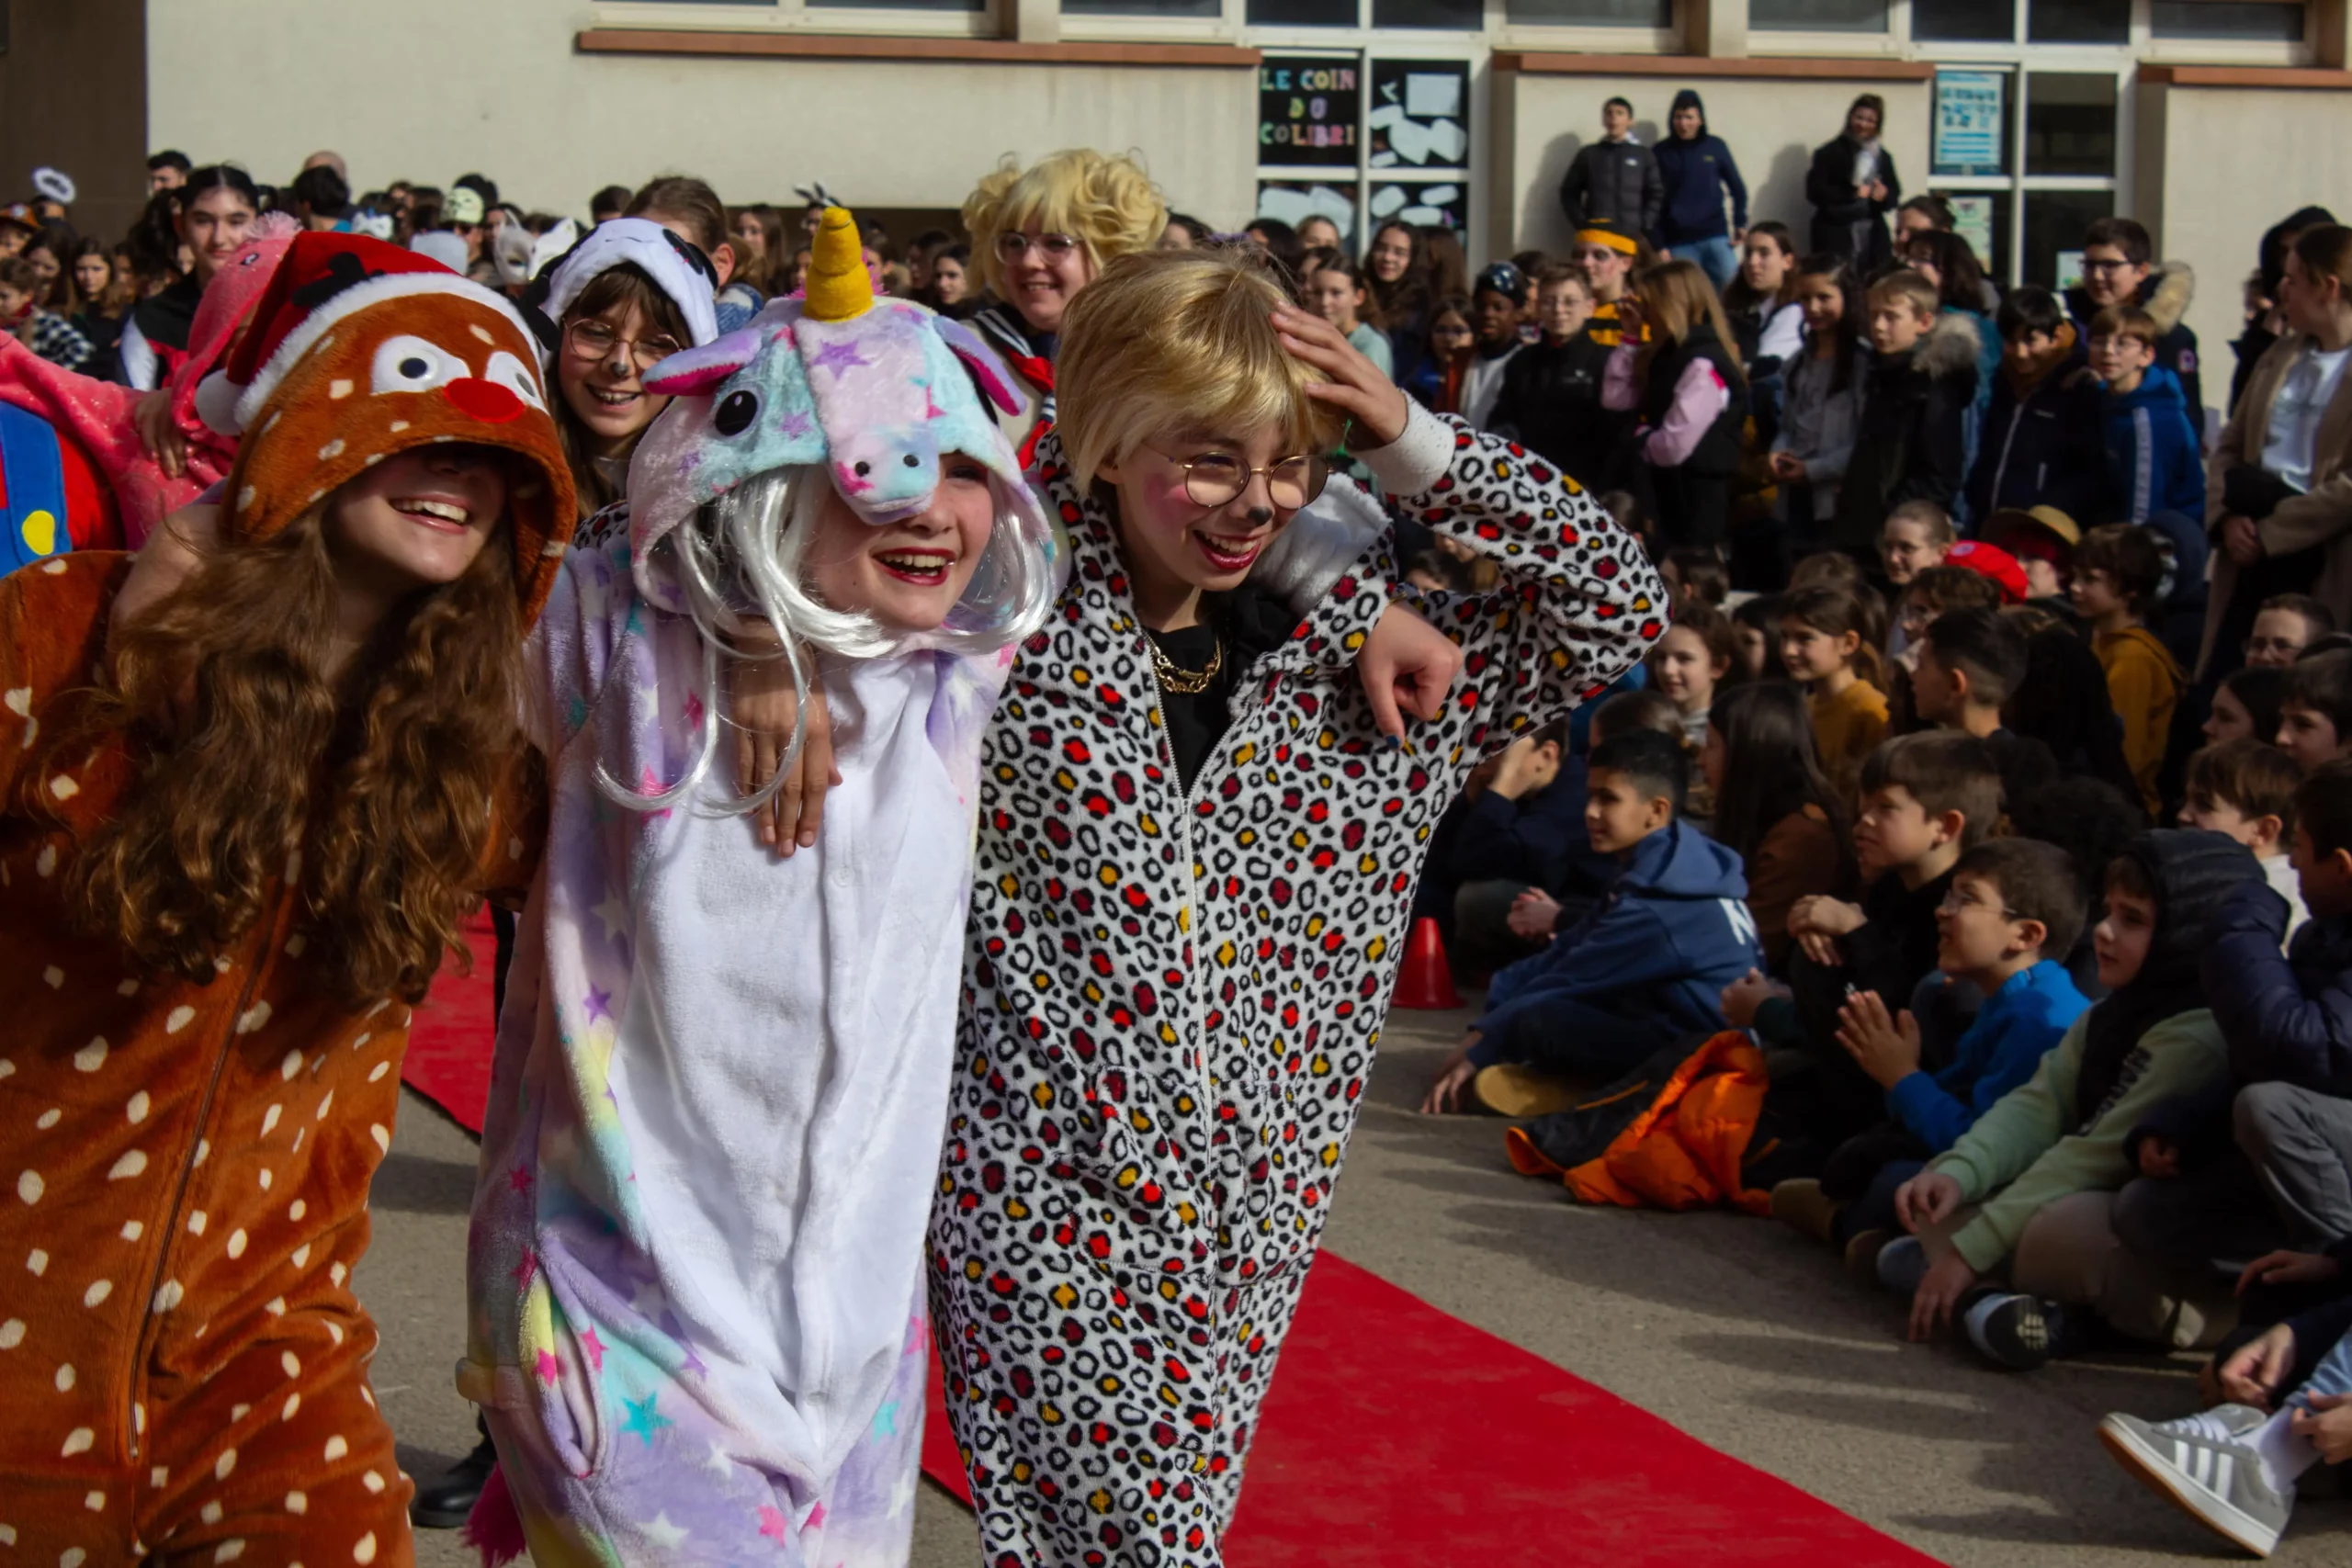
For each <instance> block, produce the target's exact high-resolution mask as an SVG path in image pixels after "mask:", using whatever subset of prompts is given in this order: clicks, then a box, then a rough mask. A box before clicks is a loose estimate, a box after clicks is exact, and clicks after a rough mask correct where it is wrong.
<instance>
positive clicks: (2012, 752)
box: [1911, 609, 2058, 805]
mask: <svg viewBox="0 0 2352 1568" xmlns="http://www.w3.org/2000/svg"><path fill="white" fill-rule="evenodd" d="M1915 652H1916V653H1917V658H1916V659H1915V660H1913V667H1912V671H1911V707H1912V711H1913V712H1914V713H1916V714H1917V715H1918V716H1919V717H1920V718H1921V719H1923V720H1925V721H1926V722H1928V723H1929V724H1932V725H1936V726H1938V727H1939V728H1944V729H1956V730H1959V731H1960V732H1961V733H1962V734H1964V735H1973V736H1974V737H1975V738H1976V739H1979V740H1982V741H1983V742H1985V750H1988V751H1990V752H1992V754H1993V761H1994V763H1995V764H1996V766H1998V767H1999V768H2000V770H2001V797H2002V800H2003V803H2004V804H2005V805H2006V804H2007V803H2009V802H2013V801H2019V800H2023V799H2025V798H2026V797H2027V796H2028V795H2030V794H2032V793H2033V792H2034V791H2035V790H2037V789H2040V788H2041V787H2042V786H2043V785H2045V784H2053V783H2055V782H2056V781H2057V778H2058V759H2057V758H2056V757H2054V756H2052V754H2051V751H2050V748H2049V747H2047V746H2045V745H2043V744H2042V743H2041V741H2039V740H2037V739H2034V738H2033V737H2032V736H2030V735H2019V734H2017V733H2016V732H2014V731H2013V730H2011V729H2009V728H2007V727H2006V726H2005V725H2003V723H2002V722H2001V705H2002V704H2004V703H2006V702H2007V701H2008V700H2009V697H2010V695H2011V694H2013V693H2015V692H2016V691H2017V689H2018V686H2019V685H2020V684H2022V683H2023V682H2024V681H2025V668H2026V662H2025V660H2026V655H2025V638H2024V637H2023V636H2021V635H2020V634H2019V633H2018V629H2017V627H2015V626H2011V625H2010V624H2009V622H2008V621H2007V619H2006V618H2004V617H2003V616H2002V615H1999V614H1998V613H1997V612H1996V611H1993V610H1985V609H1976V610H1948V611H1946V612H1945V613H1944V614H1942V615H1939V616H1937V617H1936V618H1935V619H1934V620H1933V621H1930V622H1929V623H1928V626H1927V629H1926V630H1925V631H1924V632H1922V633H1921V634H1920V637H1919V640H1918V642H1917V644H1916V645H1915Z"/></svg>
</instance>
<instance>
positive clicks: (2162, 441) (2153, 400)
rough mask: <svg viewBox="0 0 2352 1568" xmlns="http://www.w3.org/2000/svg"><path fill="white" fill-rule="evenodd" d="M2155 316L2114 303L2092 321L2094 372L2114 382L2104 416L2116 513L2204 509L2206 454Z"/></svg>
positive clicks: (2121, 518) (2194, 513)
mask: <svg viewBox="0 0 2352 1568" xmlns="http://www.w3.org/2000/svg"><path fill="white" fill-rule="evenodd" d="M2156 337H2157V333H2156V322H2155V318H2154V317H2153V316H2151V315H2149V314H2148V313H2147V312H2146V311H2145V310H2140V309H2138V308H2137V307H2135V306H2131V305H2111V306H2109V308H2108V309H2106V310H2101V311H2100V312H2099V313H2098V315H2097V316H2096V317H2094V318H2092V321H2091V341H2090V363H2091V370H2092V373H2093V374H2095V375H2097V376H2098V378H2099V379H2100V380H2102V381H2104V382H2106V383H2107V395H2106V397H2104V398H2103V399H2101V400H2100V412H2101V418H2100V423H2101V427H2102V429H2103V432H2104V441H2105V444H2106V446H2107V466H2108V470H2109V476H2110V478H2111V479H2112V480H2113V483H2114V496H2113V500H2112V505H2113V507H2114V508H2115V517H2114V520H2115V521H2118V522H2123V523H2145V522H2146V521H2148V519H2149V518H2151V517H2153V516H2154V515H2155V514H2156V513H2160V512H2177V513H2180V514H2181V515H2183V516H2186V517H2202V516H2204V515H2205V511H2204V508H2205V460H2204V458H2203V457H2202V456H2201V455H2200V453H2199V442H2198V439H2197V430H2196V427H2195V426H2194V425H2192V424H2190V423H2189V418H2188V400H2187V398H2186V397H2184V396H2183V395H2182V392H2181V389H2180V378H2178V377H2177V376H2175V375H2174V374H2173V373H2172V372H2171V371H2169V370H2166V369H2164V368H2162V367H2159V366H2158V365H2157V364H2156Z"/></svg>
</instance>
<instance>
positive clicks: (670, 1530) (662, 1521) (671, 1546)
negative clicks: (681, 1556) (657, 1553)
mask: <svg viewBox="0 0 2352 1568" xmlns="http://www.w3.org/2000/svg"><path fill="white" fill-rule="evenodd" d="M644 1529H645V1539H646V1540H650V1541H651V1542H652V1543H653V1544H654V1545H656V1546H658V1547H660V1548H661V1549H662V1551H677V1550H678V1547H679V1545H680V1543H682V1542H683V1541H684V1540H685V1539H686V1532H685V1531H684V1529H681V1528H680V1527H678V1526H676V1525H673V1524H672V1523H671V1522H670V1511H669V1510H668V1509H666V1508H664V1509H663V1510H662V1512H660V1513H658V1514H656V1515H654V1516H653V1517H652V1518H651V1519H650V1521H648V1522H647V1524H646V1525H645V1527H644Z"/></svg>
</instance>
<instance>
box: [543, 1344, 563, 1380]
mask: <svg viewBox="0 0 2352 1568" xmlns="http://www.w3.org/2000/svg"><path fill="white" fill-rule="evenodd" d="M538 1373H539V1381H540V1382H545V1383H551V1382H555V1380H556V1379H557V1378H558V1377H560V1376H561V1375H562V1373H563V1363H562V1362H561V1361H559V1360H557V1359H556V1356H555V1352H554V1351H552V1350H542V1351H540V1352H539V1362H538Z"/></svg>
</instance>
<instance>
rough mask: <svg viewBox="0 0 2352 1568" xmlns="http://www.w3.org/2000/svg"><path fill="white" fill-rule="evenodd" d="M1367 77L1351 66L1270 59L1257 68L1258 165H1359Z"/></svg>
mask: <svg viewBox="0 0 2352 1568" xmlns="http://www.w3.org/2000/svg"><path fill="white" fill-rule="evenodd" d="M1362 83H1363V73H1362V71H1361V69H1360V68H1359V67H1358V65H1357V63H1356V62H1354V61H1353V60H1338V59H1332V58H1330V57H1329V56H1326V57H1323V58H1319V59H1318V58H1317V57H1315V56H1313V55H1303V56H1278V55H1268V56H1267V57H1266V58H1265V60H1264V61H1263V62H1261V63H1260V65H1259V67H1258V162H1259V164H1261V165H1267V166H1272V167H1275V168H1289V167H1296V166H1300V165H1307V166H1314V167H1322V166H1327V165H1344V166H1346V167H1348V168H1353V167H1354V166H1355V164H1356V160H1357V155H1358V147H1357V140H1356V132H1357V121H1358V119H1359V118H1361V117H1362V114H1363V85H1362Z"/></svg>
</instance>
